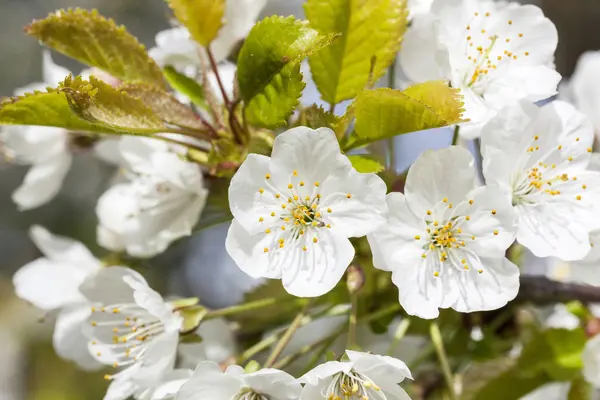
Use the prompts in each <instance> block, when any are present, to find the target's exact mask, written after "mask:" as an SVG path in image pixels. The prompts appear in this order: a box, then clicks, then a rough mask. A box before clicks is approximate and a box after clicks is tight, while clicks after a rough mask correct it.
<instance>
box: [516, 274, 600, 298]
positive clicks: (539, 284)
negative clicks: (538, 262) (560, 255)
mask: <svg viewBox="0 0 600 400" xmlns="http://www.w3.org/2000/svg"><path fill="white" fill-rule="evenodd" d="M575 300H578V301H581V302H582V303H600V287H595V286H590V285H585V284H580V283H565V282H557V281H553V280H551V279H548V278H546V277H543V276H521V288H520V289H519V294H518V295H517V298H516V300H515V301H517V302H529V303H533V304H536V305H548V304H554V303H563V302H568V301H575Z"/></svg>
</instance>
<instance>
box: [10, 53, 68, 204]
mask: <svg viewBox="0 0 600 400" xmlns="http://www.w3.org/2000/svg"><path fill="white" fill-rule="evenodd" d="M42 68H43V79H44V82H43V83H33V84H31V85H28V86H25V87H23V88H20V89H17V90H16V91H15V95H17V96H22V95H24V94H25V93H33V92H34V91H36V90H39V91H46V88H47V87H48V86H56V85H57V84H58V83H59V82H60V81H62V80H63V79H64V78H65V77H66V76H67V75H69V74H70V72H69V71H68V70H67V69H65V68H63V67H61V66H59V65H56V64H55V63H54V62H53V61H52V57H51V56H50V52H48V51H46V52H44V55H43V66H42ZM0 148H1V150H2V152H4V155H5V157H7V158H8V159H9V160H12V161H14V162H17V163H20V164H26V165H31V168H30V169H29V171H28V172H27V175H26V176H25V179H24V181H23V183H22V184H21V186H19V188H17V190H15V192H14V193H13V195H12V199H13V201H14V202H15V203H16V204H17V206H18V207H19V209H20V210H22V211H24V210H29V209H32V208H36V207H39V206H42V205H44V204H46V203H48V202H49V201H50V200H52V199H53V198H54V196H56V195H57V194H58V192H59V191H60V189H61V187H62V183H63V180H64V178H65V176H66V175H67V172H69V169H70V168H71V161H72V155H71V152H70V150H69V138H68V133H67V131H66V130H64V129H61V128H51V127H45V126H20V125H12V126H10V125H9V126H5V127H3V128H2V129H1V130H0Z"/></svg>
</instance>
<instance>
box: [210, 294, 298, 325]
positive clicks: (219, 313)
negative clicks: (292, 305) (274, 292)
mask: <svg viewBox="0 0 600 400" xmlns="http://www.w3.org/2000/svg"><path fill="white" fill-rule="evenodd" d="M288 298H289V296H285V297H270V298H268V299H260V300H256V301H252V302H249V303H244V304H238V305H236V306H231V307H226V308H221V309H219V310H212V311H209V312H208V314H207V315H206V317H205V318H204V319H205V320H206V319H213V318H220V317H227V316H230V315H235V314H240V313H244V312H248V311H253V310H257V309H260V308H264V307H268V306H272V305H274V304H277V303H280V302H281V301H284V300H285V299H288ZM292 300H294V301H296V300H297V299H292Z"/></svg>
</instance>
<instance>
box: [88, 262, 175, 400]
mask: <svg viewBox="0 0 600 400" xmlns="http://www.w3.org/2000/svg"><path fill="white" fill-rule="evenodd" d="M80 290H81V292H82V293H83V295H84V296H85V297H86V298H87V300H88V301H89V302H90V303H91V315H90V316H89V317H88V319H87V322H86V324H85V325H84V334H85V335H86V336H87V337H88V338H89V342H88V347H89V351H90V353H91V355H92V356H93V357H94V358H95V359H97V360H98V361H99V362H101V363H102V364H105V365H111V366H113V367H115V368H123V369H122V370H120V371H119V372H118V373H116V374H114V375H107V376H106V379H108V380H111V381H112V382H111V386H110V388H109V391H108V394H107V397H108V398H111V399H113V398H114V399H126V398H128V397H129V396H132V395H134V394H136V393H138V392H143V391H144V390H147V389H148V388H151V387H154V386H155V385H156V383H157V382H159V381H162V379H163V378H164V377H165V376H166V375H167V374H168V373H170V372H171V371H172V370H173V367H174V363H175V358H176V355H177V345H178V343H179V330H180V327H181V325H182V322H183V320H182V318H181V317H180V316H179V315H178V314H177V313H176V312H175V311H174V310H173V306H172V305H171V304H170V303H168V302H166V301H164V300H163V298H162V297H161V296H160V295H159V294H158V293H157V292H155V291H154V290H152V289H151V288H150V287H149V286H148V283H147V282H146V280H145V279H144V278H143V277H142V276H141V275H140V274H138V273H137V272H135V271H133V270H131V269H129V268H123V267H109V268H103V269H102V270H100V271H99V272H98V273H97V274H96V276H95V277H94V278H93V279H86V280H85V281H84V282H83V283H82V284H81V286H80Z"/></svg>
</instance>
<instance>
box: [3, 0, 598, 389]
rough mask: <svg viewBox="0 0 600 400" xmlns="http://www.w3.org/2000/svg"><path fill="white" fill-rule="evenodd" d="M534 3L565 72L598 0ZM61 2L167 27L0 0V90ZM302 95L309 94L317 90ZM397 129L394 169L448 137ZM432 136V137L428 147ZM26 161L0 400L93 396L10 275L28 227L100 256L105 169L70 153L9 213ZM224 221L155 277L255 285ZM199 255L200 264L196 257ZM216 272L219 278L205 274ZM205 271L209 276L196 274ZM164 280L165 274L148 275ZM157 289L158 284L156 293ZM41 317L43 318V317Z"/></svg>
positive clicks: (101, 5) (294, 7)
mask: <svg viewBox="0 0 600 400" xmlns="http://www.w3.org/2000/svg"><path fill="white" fill-rule="evenodd" d="M528 3H535V4H537V5H539V6H541V7H542V8H543V9H544V12H545V14H546V15H547V16H548V17H549V18H550V19H552V20H553V21H554V23H555V24H556V26H557V28H558V31H559V37H560V42H559V46H558V51H557V53H556V65H557V69H558V71H559V72H560V73H561V74H562V75H563V76H565V77H568V76H570V74H571V73H572V72H573V69H574V67H575V64H576V62H577V59H578V57H579V55H580V54H581V53H583V52H584V51H586V50H595V49H600V34H598V26H599V25H600V2H599V1H598V0H571V1H565V0H538V1H528ZM301 4H302V1H300V0H269V3H268V6H267V8H266V9H265V11H264V13H263V15H271V14H281V15H290V14H294V15H296V16H300V17H301V16H302V14H303V13H302V8H301ZM66 7H82V8H97V9H98V10H99V11H100V13H101V14H103V15H105V16H107V17H112V18H114V19H115V20H116V21H117V22H118V23H120V24H124V25H126V26H127V28H128V30H129V31H130V32H131V33H133V34H134V35H135V36H137V37H138V38H139V39H140V41H141V42H142V43H144V44H145V45H146V46H147V47H152V46H153V45H154V36H155V34H156V33H157V32H158V31H160V30H162V29H166V28H168V27H169V24H168V18H167V16H168V15H169V14H168V11H167V9H166V7H165V5H164V2H163V1H162V0H121V1H116V0H112V1H111V0H108V1H107V0H103V1H101V0H0V37H1V38H2V40H1V41H0V66H1V67H0V71H1V73H0V96H8V95H11V94H12V93H13V91H14V90H15V89H16V88H18V87H21V86H24V85H27V84H29V83H31V82H36V81H40V80H41V66H42V52H41V48H40V46H39V45H38V43H37V42H36V41H35V40H34V39H32V38H30V37H28V36H26V35H25V34H24V33H23V29H22V28H23V26H25V25H26V24H27V23H29V22H30V21H31V20H32V19H34V18H41V17H44V16H45V15H46V14H48V13H50V12H52V11H54V10H56V9H59V8H66ZM54 60H55V62H56V63H58V64H60V65H63V66H65V67H67V68H68V69H70V70H71V71H73V72H75V73H78V72H79V71H80V70H81V68H82V66H81V65H77V63H76V62H73V61H71V60H68V59H66V58H65V57H62V56H60V55H57V54H54ZM313 96H314V97H315V98H314V99H313V100H312V101H316V100H317V98H316V97H317V96H318V95H317V94H316V93H313ZM408 136H411V135H407V137H406V140H405V141H404V142H402V144H401V149H399V150H400V151H399V152H398V154H400V156H401V157H402V158H403V159H402V160H401V162H400V164H401V165H409V164H410V163H411V162H412V161H413V160H414V159H415V158H416V157H417V156H418V154H419V153H420V151H422V150H423V149H425V148H428V147H439V146H440V137H442V139H441V140H442V142H441V146H445V145H447V144H448V143H449V140H450V139H449V137H448V138H446V137H445V136H440V135H439V134H437V135H436V136H435V139H434V136H433V135H432V134H431V133H430V132H423V133H418V134H414V135H412V136H411V137H408ZM436 141H437V143H436ZM26 170H27V167H22V166H15V165H12V164H8V163H5V162H0V365H1V366H2V367H0V400H21V399H36V400H55V399H56V400H58V399H61V400H70V399H90V400H95V399H101V398H102V395H103V393H104V390H105V386H106V383H105V381H104V380H102V378H101V374H100V375H93V374H85V373H82V372H79V371H78V370H77V369H76V368H75V367H73V366H72V365H71V364H69V363H66V362H63V361H61V360H60V359H58V358H57V357H56V355H55V354H54V350H53V349H52V346H51V343H50V334H51V327H52V323H51V316H46V317H47V318H46V317H45V316H43V315H41V314H40V313H39V312H38V311H36V310H35V309H34V308H33V307H31V306H28V305H26V304H24V303H23V302H21V301H18V300H17V299H15V298H14V295H13V288H12V284H11V278H12V275H13V273H14V272H15V271H16V270H17V269H18V268H19V267H21V266H22V265H24V264H25V263H27V262H28V261H31V260H33V259H35V258H37V257H39V255H40V254H39V252H38V250H37V249H36V248H35V246H34V245H33V244H32V243H31V241H30V240H29V237H28V229H29V227H30V226H31V225H32V224H39V225H43V226H45V227H47V228H48V229H50V230H51V231H53V232H55V233H58V234H62V235H65V236H70V237H75V238H78V239H80V240H82V241H83V242H84V243H85V244H86V245H88V247H89V248H90V249H91V250H92V251H93V252H94V253H95V254H96V255H97V256H99V257H101V256H102V255H103V254H105V252H103V251H102V250H101V249H100V248H98V247H97V245H96V244H95V229H96V217H95V212H94V208H95V203H96V200H97V199H98V197H99V195H100V194H101V193H102V192H104V190H105V189H106V187H107V185H108V184H109V182H110V180H111V179H112V177H113V175H114V168H113V167H110V166H108V165H107V164H105V163H103V162H102V161H100V160H99V159H98V158H96V157H95V156H94V155H93V154H89V153H88V154H78V155H76V157H75V161H74V168H71V171H70V173H69V175H68V177H67V179H66V182H65V185H64V187H63V190H62V191H61V192H60V194H59V195H58V196H57V197H56V198H55V199H54V200H53V201H52V202H51V203H49V204H47V205H45V206H43V207H40V208H38V209H35V210H32V211H27V212H18V211H17V209H16V207H15V205H14V204H13V202H12V201H11V193H12V192H13V191H14V190H15V189H16V188H17V187H18V185H19V184H20V183H21V181H22V179H23V176H24V174H25V172H26ZM226 229H227V226H226V225H225V226H220V227H217V228H215V229H213V230H210V231H207V232H205V233H203V234H201V235H197V236H195V237H194V238H191V239H186V240H183V241H181V242H180V243H178V244H177V245H175V246H174V247H173V248H172V249H170V250H169V251H168V252H167V253H166V254H165V255H163V256H161V257H160V258H159V259H157V260H152V261H151V262H149V264H150V265H151V267H149V268H150V269H151V270H150V271H148V273H150V275H151V276H152V277H154V280H155V281H157V282H166V283H164V284H165V285H168V286H167V287H168V289H169V290H171V291H174V292H177V293H178V294H181V295H199V296H200V297H201V298H203V299H206V302H208V304H207V305H209V306H212V307H222V306H226V305H228V304H231V303H233V302H236V301H239V300H240V299H241V292H242V290H244V289H246V288H248V287H251V286H253V285H254V284H255V283H254V282H252V281H250V280H249V279H248V278H246V277H245V276H243V275H242V274H241V273H240V272H239V271H238V270H237V268H236V267H235V266H233V265H232V264H231V261H230V260H229V259H228V256H227V255H226V253H225V252H224V248H223V247H224V246H223V242H224V235H225V233H226ZM198 260H202V262H201V263H200V262H198ZM216 272H218V273H219V274H220V275H219V276H220V277H222V279H218V280H215V279H214V276H215V275H214V273H216ZM207 276H211V277H212V279H204V278H205V277H207ZM158 278H167V279H158ZM167 287H163V289H166V288H167ZM45 320H48V321H47V322H45Z"/></svg>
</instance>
